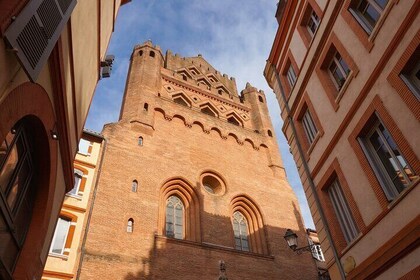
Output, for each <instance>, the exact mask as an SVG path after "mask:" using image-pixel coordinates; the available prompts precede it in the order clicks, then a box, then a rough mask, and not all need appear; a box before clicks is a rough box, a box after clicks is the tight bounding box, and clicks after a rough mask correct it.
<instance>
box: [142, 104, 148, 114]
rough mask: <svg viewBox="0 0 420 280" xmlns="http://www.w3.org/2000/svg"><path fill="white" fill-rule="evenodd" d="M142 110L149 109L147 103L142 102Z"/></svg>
mask: <svg viewBox="0 0 420 280" xmlns="http://www.w3.org/2000/svg"><path fill="white" fill-rule="evenodd" d="M143 110H144V111H146V112H147V111H149V104H147V103H144V106H143Z"/></svg>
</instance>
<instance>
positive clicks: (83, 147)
mask: <svg viewBox="0 0 420 280" xmlns="http://www.w3.org/2000/svg"><path fill="white" fill-rule="evenodd" d="M90 145H91V143H90V141H87V140H85V139H80V142H79V153H81V154H84V155H88V154H89V147H90Z"/></svg>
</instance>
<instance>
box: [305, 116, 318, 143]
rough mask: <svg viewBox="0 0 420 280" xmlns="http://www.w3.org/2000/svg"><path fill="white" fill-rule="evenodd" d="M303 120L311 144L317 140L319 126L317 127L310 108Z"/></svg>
mask: <svg viewBox="0 0 420 280" xmlns="http://www.w3.org/2000/svg"><path fill="white" fill-rule="evenodd" d="M301 121H302V126H303V130H304V131H305V134H306V137H307V139H308V142H309V144H312V143H313V142H314V141H315V138H316V136H317V134H318V128H317V127H316V125H315V122H314V120H313V118H312V115H311V112H309V109H308V108H307V109H306V111H305V113H304V114H303V117H302V120H301Z"/></svg>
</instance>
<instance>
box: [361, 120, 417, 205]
mask: <svg viewBox="0 0 420 280" xmlns="http://www.w3.org/2000/svg"><path fill="white" fill-rule="evenodd" d="M380 125H382V126H383V127H384V129H385V130H386V131H387V132H388V134H389V135H390V136H391V139H392V141H393V142H394V143H395V144H396V142H395V140H394V138H393V137H392V135H391V134H390V133H389V131H388V129H387V128H386V126H385V125H384V124H383V123H382V122H381V121H380V119H379V117H378V119H377V121H376V122H375V123H374V125H372V126H371V128H370V129H369V132H368V133H367V134H366V136H363V137H359V138H358V141H359V143H360V145H361V147H362V150H363V152H364V154H365V156H366V158H367V160H368V162H369V164H370V166H371V167H372V169H373V171H374V173H375V175H376V178H377V179H378V181H379V184H380V185H381V188H382V190H383V191H384V193H385V196H386V197H387V199H388V201H392V200H394V199H395V198H396V197H397V196H399V194H400V192H399V191H398V189H397V187H396V186H395V184H394V183H393V181H392V178H391V177H390V175H389V173H388V171H387V170H386V168H385V166H384V165H383V163H382V161H381V159H380V158H379V155H378V154H377V153H376V151H375V148H374V147H373V145H372V144H371V142H370V141H369V139H370V137H371V136H372V135H373V134H374V133H375V132H376V133H377V134H378V135H379V137H380V138H381V141H382V142H383V144H384V146H385V148H386V149H387V151H388V153H389V154H390V155H391V157H392V159H393V162H394V164H395V165H396V166H397V167H398V168H399V169H400V172H401V174H402V176H403V177H404V179H405V180H406V181H407V182H408V184H406V185H404V187H405V189H406V188H407V187H409V186H410V185H411V184H412V183H413V182H414V181H416V180H414V181H413V180H410V178H409V176H408V175H407V173H406V172H405V171H404V167H403V166H402V165H401V163H400V160H399V159H398V157H397V156H396V155H395V153H394V151H393V149H392V148H391V147H390V146H389V144H388V142H387V140H386V139H385V136H384V135H383V134H382V132H381V131H380V129H379V126H380ZM396 147H397V150H398V152H399V153H400V155H401V157H402V159H403V160H404V161H405V163H406V164H407V166H408V168H410V170H411V172H412V173H413V174H415V172H414V170H413V169H412V168H411V166H410V164H409V163H408V161H407V160H406V158H405V157H404V156H403V154H402V153H401V150H400V149H399V147H398V146H397V145H396ZM417 177H418V176H417Z"/></svg>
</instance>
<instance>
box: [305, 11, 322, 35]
mask: <svg viewBox="0 0 420 280" xmlns="http://www.w3.org/2000/svg"><path fill="white" fill-rule="evenodd" d="M320 22H321V20H320V19H319V17H318V15H317V14H316V13H315V11H314V9H312V7H311V14H310V15H309V18H308V22H307V24H306V28H307V29H308V32H309V34H310V35H311V37H312V38H313V37H314V36H315V33H316V31H317V30H318V27H319V24H320ZM311 26H315V30H314V31H312V29H311Z"/></svg>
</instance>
